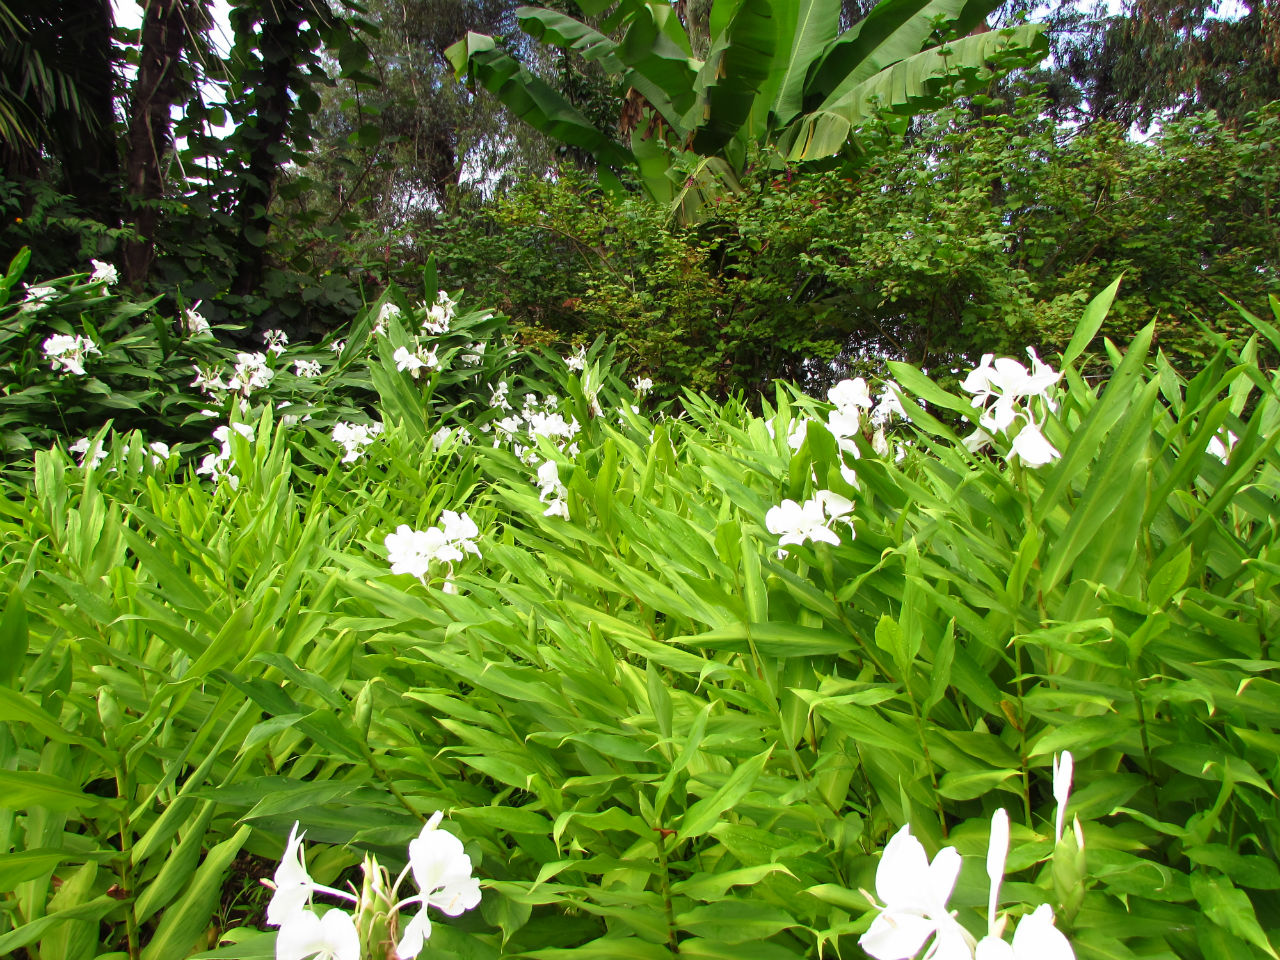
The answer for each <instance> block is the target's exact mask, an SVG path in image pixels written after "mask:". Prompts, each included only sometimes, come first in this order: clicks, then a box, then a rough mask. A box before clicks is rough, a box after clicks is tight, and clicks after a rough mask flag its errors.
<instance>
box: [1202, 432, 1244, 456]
mask: <svg viewBox="0 0 1280 960" xmlns="http://www.w3.org/2000/svg"><path fill="white" fill-rule="evenodd" d="M1239 439H1240V438H1239V437H1237V436H1236V435H1235V434H1234V433H1232V432H1231V431H1230V430H1228V431H1227V439H1226V442H1225V443H1224V442H1223V439H1222V433H1221V431H1220V432H1219V433H1218V435H1217V436H1215V437H1213V438H1212V439H1211V440H1210V441H1209V446H1208V447H1207V448H1206V452H1208V453H1211V454H1213V455H1214V456H1215V457H1217V458H1218V459H1219V460H1221V461H1222V462H1223V463H1226V462H1227V460H1228V459H1229V458H1230V456H1231V451H1232V450H1233V449H1234V448H1235V445H1236V441H1237V440H1239Z"/></svg>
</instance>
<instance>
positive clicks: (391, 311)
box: [373, 300, 400, 337]
mask: <svg viewBox="0 0 1280 960" xmlns="http://www.w3.org/2000/svg"><path fill="white" fill-rule="evenodd" d="M399 316H400V307H399V305H397V304H394V303H392V302H391V301H390V300H388V301H387V302H386V303H384V304H383V305H382V306H381V307H379V308H378V315H377V317H375V318H374V321H373V333H374V334H375V335H376V336H380V337H382V336H386V333H387V321H388V320H392V319H395V318H396V317H399Z"/></svg>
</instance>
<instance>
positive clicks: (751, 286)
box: [434, 99, 1280, 396]
mask: <svg viewBox="0 0 1280 960" xmlns="http://www.w3.org/2000/svg"><path fill="white" fill-rule="evenodd" d="M1041 106H1042V103H1041V101H1039V100H1036V99H1027V100H1022V101H1019V103H1018V106H1017V109H1016V110H1015V111H1014V112H1013V113H1011V114H993V115H991V116H987V117H985V118H983V119H981V120H976V121H975V120H973V119H971V118H967V117H966V116H965V115H963V114H960V113H953V112H944V113H942V114H940V115H939V116H938V118H937V120H936V121H935V122H933V123H930V124H927V125H925V126H924V127H923V129H922V130H921V132H920V133H919V135H918V136H917V137H916V139H914V140H913V141H912V146H911V148H910V150H909V151H905V150H904V151H897V152H893V151H885V152H883V153H876V154H874V155H873V156H872V157H871V158H870V159H869V160H868V162H867V163H866V165H865V167H864V168H863V169H862V170H861V171H860V172H859V173H858V174H857V175H856V176H852V177H849V176H846V175H841V174H837V173H834V172H833V173H828V174H822V175H818V174H812V173H810V174H804V175H797V176H791V175H789V174H779V175H773V174H770V173H768V172H766V171H757V172H756V173H755V174H753V175H752V176H751V177H749V178H748V179H747V180H746V181H745V186H744V190H743V192H742V193H741V194H740V195H739V196H738V197H736V198H733V200H732V201H731V202H730V201H728V200H726V201H724V202H722V203H720V204H718V205H717V207H716V212H715V214H714V216H708V217H707V218H705V220H704V221H703V223H701V224H700V225H699V226H698V227H697V228H696V229H689V228H685V227H682V226H680V225H678V224H669V223H665V222H664V220H663V218H662V217H661V215H660V214H657V215H655V214H654V213H653V212H652V211H651V209H650V207H649V205H648V204H646V203H644V202H643V201H638V200H618V199H616V198H611V197H608V196H602V195H601V194H600V193H599V192H598V191H594V190H592V189H591V188H589V187H585V186H584V185H582V184H581V183H579V182H575V181H573V180H571V179H568V178H565V179H564V180H563V181H562V182H560V183H558V184H554V185H549V184H545V183H532V184H526V185H525V186H524V187H523V188H522V189H520V190H518V191H515V192H513V193H512V194H511V195H509V196H508V197H507V198H505V199H504V201H503V202H501V203H499V204H497V205H495V207H493V208H492V209H491V212H490V213H489V215H488V217H487V218H481V217H476V216H469V217H467V218H465V219H463V218H459V219H457V220H452V221H449V222H448V223H447V224H446V226H445V227H444V228H442V229H441V230H440V231H439V233H437V235H436V239H435V245H434V249H435V251H436V252H437V254H438V256H439V257H440V261H441V269H442V271H443V273H444V275H445V276H447V277H449V278H450V282H452V283H455V284H458V285H465V286H467V287H468V288H470V289H478V290H493V291H495V294H494V296H495V303H496V305H497V306H499V307H500V308H501V309H502V310H503V311H504V312H507V313H509V314H510V315H511V316H512V317H513V318H515V319H516V320H517V321H520V322H522V323H524V324H527V325H529V326H532V327H536V328H538V329H540V330H542V331H545V332H546V333H545V334H544V336H545V335H551V336H554V337H557V338H561V339H585V340H588V341H589V340H591V339H593V338H594V337H595V336H598V335H602V334H603V335H607V336H609V337H611V338H616V342H617V343H618V345H619V349H620V350H622V351H623V356H626V357H628V359H629V360H630V362H631V364H632V365H633V366H637V367H640V368H643V369H645V370H647V371H648V372H651V373H652V374H653V376H654V378H655V380H657V381H658V382H659V389H662V388H663V385H664V384H665V385H667V389H668V390H669V391H671V392H675V391H677V390H678V387H677V385H692V386H694V387H696V388H698V389H706V390H709V391H712V392H714V393H716V394H718V395H721V396H723V395H725V394H727V393H729V392H731V391H734V390H739V389H745V390H747V391H749V392H751V393H755V392H757V391H761V390H763V389H767V383H768V381H769V380H770V379H772V378H775V377H780V378H785V379H790V380H793V381H796V382H808V383H810V384H813V385H815V386H825V385H827V383H829V382H830V378H831V377H833V376H835V377H838V376H840V375H842V374H843V373H844V372H845V371H852V372H857V371H859V370H865V369H868V368H870V369H874V368H875V366H876V365H877V364H878V362H879V361H878V359H877V358H879V357H883V356H888V357H891V358H896V359H906V360H910V361H912V362H914V363H917V364H919V365H921V366H923V367H926V368H928V369H931V370H932V369H936V368H941V369H942V370H944V371H945V370H947V369H950V368H951V367H956V366H960V365H961V364H962V362H963V361H962V360H961V359H960V358H962V357H965V356H967V357H970V358H974V357H977V356H978V355H980V354H981V353H983V352H1005V353H1016V352H1020V351H1021V349H1022V347H1023V346H1025V345H1026V344H1028V343H1032V344H1035V345H1037V346H1040V347H1042V348H1044V350H1045V352H1048V351H1051V350H1054V349H1061V348H1062V347H1063V346H1065V344H1066V342H1067V340H1068V339H1069V337H1070V336H1071V331H1072V329H1073V327H1074V322H1075V317H1076V316H1077V315H1078V313H1079V310H1080V308H1081V306H1082V303H1083V301H1084V300H1085V299H1086V298H1087V292H1083V291H1090V290H1098V289H1101V288H1102V287H1104V286H1105V285H1106V284H1107V283H1109V282H1110V281H1111V280H1112V279H1113V278H1114V277H1116V276H1118V275H1119V274H1121V273H1123V274H1124V276H1125V283H1124V285H1123V287H1122V289H1121V293H1120V296H1119V298H1118V300H1117V301H1116V304H1115V305H1114V307H1113V309H1112V311H1111V314H1110V316H1109V318H1108V322H1107V327H1106V330H1105V332H1106V334H1107V335H1109V336H1112V337H1113V338H1116V339H1125V338H1128V337H1130V336H1132V335H1134V333H1136V331H1137V330H1138V329H1140V328H1141V327H1142V326H1143V325H1144V324H1146V323H1148V322H1150V321H1151V320H1152V319H1155V320H1156V321H1157V328H1156V329H1157V336H1158V343H1159V345H1160V346H1161V348H1162V349H1163V350H1164V351H1165V352H1166V354H1167V355H1168V356H1169V358H1170V360H1171V362H1173V363H1174V365H1175V366H1176V367H1177V368H1178V369H1179V370H1180V371H1182V372H1183V373H1190V372H1194V371H1195V370H1197V369H1199V368H1200V367H1201V366H1202V365H1203V364H1204V363H1205V362H1206V361H1207V359H1208V357H1210V356H1211V355H1212V354H1213V352H1214V350H1215V347H1214V341H1213V334H1212V333H1209V332H1207V331H1206V329H1205V328H1204V327H1202V326H1201V322H1203V323H1204V324H1206V325H1207V326H1208V327H1209V329H1210V330H1212V331H1213V332H1215V333H1218V334H1224V335H1227V336H1231V337H1233V338H1235V339H1236V340H1237V341H1238V342H1243V338H1244V337H1245V336H1247V328H1246V327H1245V326H1244V325H1243V324H1242V323H1241V321H1240V319H1239V317H1238V315H1237V314H1236V313H1235V311H1234V310H1233V309H1232V308H1231V307H1230V306H1229V305H1228V304H1227V303H1226V301H1224V300H1223V298H1222V296H1221V294H1222V292H1223V291H1226V292H1229V293H1230V295H1231V296H1233V297H1234V298H1236V299H1238V300H1239V301H1241V302H1242V303H1244V304H1245V305H1246V306H1248V307H1249V308H1250V309H1253V310H1254V311H1262V310H1265V309H1266V294H1267V291H1268V290H1269V289H1272V288H1273V287H1274V285H1275V282H1276V277H1277V273H1276V271H1277V263H1278V260H1277V258H1278V257H1280V248H1278V247H1277V246H1276V242H1275V240H1276V236H1275V232H1274V229H1273V222H1274V219H1275V218H1274V217H1273V216H1272V215H1271V213H1270V212H1269V211H1273V210H1274V208H1275V205H1276V203H1277V200H1278V197H1280V194H1277V184H1278V183H1280V181H1278V179H1277V178H1278V177H1280V171H1278V169H1277V167H1276V165H1275V162H1274V158H1275V148H1276V143H1277V140H1276V136H1277V115H1276V112H1275V111H1274V110H1268V111H1264V112H1263V113H1261V114H1258V115H1257V116H1255V117H1254V118H1253V120H1252V123H1251V124H1249V125H1247V126H1245V127H1242V128H1240V129H1235V130H1233V129H1228V128H1226V127H1224V126H1223V125H1221V124H1219V123H1217V122H1216V121H1215V120H1214V119H1213V118H1212V117H1211V116H1202V117H1198V118H1196V119H1194V120H1190V121H1185V122H1181V123H1176V124H1170V125H1168V126H1167V127H1166V128H1165V129H1164V130H1163V131H1162V132H1161V133H1160V135H1158V136H1157V137H1155V138H1153V139H1152V140H1150V141H1148V142H1146V143H1134V142H1131V141H1130V140H1128V139H1127V138H1126V137H1125V136H1124V133H1123V131H1121V130H1119V129H1117V128H1115V127H1112V126H1109V125H1106V124H1095V125H1093V126H1091V127H1090V128H1088V129H1086V130H1082V131H1077V132H1076V133H1075V134H1074V135H1067V134H1066V132H1065V131H1063V130H1061V129H1059V128H1057V127H1056V126H1055V125H1054V124H1053V123H1052V122H1051V121H1049V120H1047V119H1042V118H1041V117H1040V112H1041ZM1096 354H1097V356H1098V357H1099V358H1100V359H1101V360H1102V361H1103V362H1104V363H1105V361H1106V358H1105V355H1103V353H1102V351H1101V349H1100V348H1098V349H1097V350H1096ZM815 359H818V360H821V361H823V362H821V363H815V362H814V360H815ZM828 362H834V363H835V364H836V366H834V367H829V366H828V365H827V364H828Z"/></svg>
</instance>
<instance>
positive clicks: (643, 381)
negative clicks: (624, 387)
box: [631, 377, 653, 397]
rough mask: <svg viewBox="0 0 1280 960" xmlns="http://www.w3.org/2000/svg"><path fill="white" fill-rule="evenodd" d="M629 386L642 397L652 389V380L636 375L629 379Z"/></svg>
mask: <svg viewBox="0 0 1280 960" xmlns="http://www.w3.org/2000/svg"><path fill="white" fill-rule="evenodd" d="M631 388H632V389H633V390H635V392H636V393H638V394H640V396H642V397H643V396H644V395H645V394H647V393H649V391H651V390H652V389H653V381H652V380H651V379H650V378H648V377H636V378H635V379H634V380H632V381H631Z"/></svg>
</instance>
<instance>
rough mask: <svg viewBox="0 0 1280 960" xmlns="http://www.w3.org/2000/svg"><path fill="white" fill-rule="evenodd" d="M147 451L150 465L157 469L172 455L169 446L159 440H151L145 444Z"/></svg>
mask: <svg viewBox="0 0 1280 960" xmlns="http://www.w3.org/2000/svg"><path fill="white" fill-rule="evenodd" d="M147 449H148V450H150V451H151V463H152V464H153V465H154V466H157V467H159V466H161V465H163V464H164V463H165V461H167V460H168V459H169V457H171V456H172V455H173V452H172V451H171V450H170V449H169V445H168V444H167V443H161V442H160V441H159V440H152V441H151V442H150V443H148V444H147Z"/></svg>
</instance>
